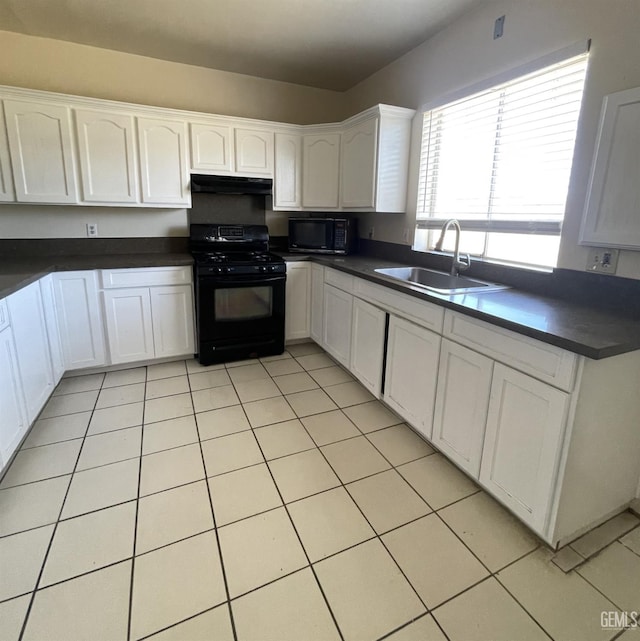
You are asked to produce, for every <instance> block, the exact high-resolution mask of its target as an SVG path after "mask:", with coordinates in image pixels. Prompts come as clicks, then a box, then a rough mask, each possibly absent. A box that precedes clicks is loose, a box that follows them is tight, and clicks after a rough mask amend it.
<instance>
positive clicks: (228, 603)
mask: <svg viewBox="0 0 640 641" xmlns="http://www.w3.org/2000/svg"><path fill="white" fill-rule="evenodd" d="M214 371H215V370H214ZM224 371H225V372H226V367H225V370H224ZM187 372H188V370H187ZM227 374H228V373H227ZM229 379H231V377H229ZM187 384H188V386H189V398H190V399H191V407H192V408H193V420H194V423H195V424H196V433H197V435H198V448H199V449H200V458H201V460H202V470H203V472H204V483H205V486H206V488H207V496H208V497H209V508H210V509H211V519H212V521H213V528H214V532H215V537H216V545H217V548H218V559H219V561H220V570H221V572H222V581H223V583H224V591H225V595H226V597H227V599H226V602H225V603H226V606H227V611H228V613H229V621H230V623H231V633H232V634H233V639H234V641H238V633H237V631H236V622H235V619H234V616H233V610H232V608H231V595H230V593H229V582H228V580H227V571H226V568H225V564H224V556H223V554H222V546H221V545H220V534H219V532H218V527H217V522H216V513H215V509H214V507H213V497H212V496H211V488H210V487H209V477H208V476H207V464H206V461H205V458H204V451H203V449H202V440H201V439H200V426H199V424H198V417H197V413H196V407H195V403H194V400H193V390H192V389H191V379H190V378H189V377H188V375H187ZM234 391H235V388H234ZM236 395H237V393H236ZM218 605H224V604H218ZM214 607H215V606H214Z"/></svg>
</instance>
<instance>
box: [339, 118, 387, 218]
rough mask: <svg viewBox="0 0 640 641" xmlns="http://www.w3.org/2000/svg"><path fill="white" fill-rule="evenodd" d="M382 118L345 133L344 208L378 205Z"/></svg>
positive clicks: (341, 194) (349, 128)
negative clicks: (379, 121)
mask: <svg viewBox="0 0 640 641" xmlns="http://www.w3.org/2000/svg"><path fill="white" fill-rule="evenodd" d="M377 146H378V119H377V118H375V117H371V118H368V119H367V120H365V121H364V122H361V123H358V124H356V125H353V126H352V127H348V128H347V129H345V130H344V132H343V133H342V149H341V153H342V164H341V180H340V184H341V190H340V205H341V206H342V207H344V208H347V209H348V208H350V207H352V208H361V207H365V208H373V207H374V206H375V196H376V194H375V178H376V155H377V154H376V152H377Z"/></svg>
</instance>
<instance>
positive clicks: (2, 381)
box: [0, 301, 29, 469]
mask: <svg viewBox="0 0 640 641" xmlns="http://www.w3.org/2000/svg"><path fill="white" fill-rule="evenodd" d="M0 302H1V301H0ZM0 415H1V416H2V420H0V469H2V468H3V467H4V466H5V465H6V464H7V462H8V461H9V459H10V458H11V455H12V454H13V452H14V451H15V449H16V447H18V444H19V443H20V440H21V439H22V436H23V435H24V433H25V432H26V431H27V428H28V427H29V421H28V420H27V410H26V407H25V402H24V395H23V392H22V384H21V382H20V371H19V369H18V356H17V354H16V347H15V344H14V342H13V332H12V331H11V327H5V329H3V330H2V331H0Z"/></svg>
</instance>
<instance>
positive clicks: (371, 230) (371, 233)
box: [369, 227, 375, 240]
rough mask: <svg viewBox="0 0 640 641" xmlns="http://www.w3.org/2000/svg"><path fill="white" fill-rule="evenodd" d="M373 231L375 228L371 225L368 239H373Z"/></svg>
mask: <svg viewBox="0 0 640 641" xmlns="http://www.w3.org/2000/svg"><path fill="white" fill-rule="evenodd" d="M374 233H375V229H374V228H373V227H369V240H373V236H374Z"/></svg>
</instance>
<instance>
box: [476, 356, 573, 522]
mask: <svg viewBox="0 0 640 641" xmlns="http://www.w3.org/2000/svg"><path fill="white" fill-rule="evenodd" d="M568 399H569V395H568V394H567V393H565V392H562V391H560V390H558V389H556V388H554V387H551V386H550V385H547V384H546V383H542V382H540V381H538V380H536V379H534V378H532V377H531V376H527V375H526V374H522V373H520V372H516V371H515V370H513V369H511V368H509V367H506V366H504V365H502V364H500V363H496V365H495V368H494V373H493V381H492V386H491V401H490V403H489V413H488V417H487V429H486V434H485V442H484V449H483V453H482V466H481V468H480V481H481V483H482V484H483V485H484V486H485V487H486V488H487V489H489V490H490V491H491V492H492V493H493V494H495V496H496V497H497V498H499V499H500V500H501V501H502V502H503V503H504V504H505V505H507V506H508V507H509V508H510V509H511V510H512V511H513V512H514V513H515V514H517V515H518V516H519V517H520V518H521V519H522V520H523V521H524V522H525V523H528V524H529V525H530V526H531V527H532V528H533V529H535V530H536V531H543V529H544V528H545V527H546V520H547V517H548V515H549V508H550V506H551V502H552V498H553V490H554V488H555V485H556V481H557V475H558V465H559V459H560V453H561V449H562V441H563V436H564V431H565V424H566V415H567V408H568Z"/></svg>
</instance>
